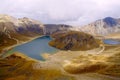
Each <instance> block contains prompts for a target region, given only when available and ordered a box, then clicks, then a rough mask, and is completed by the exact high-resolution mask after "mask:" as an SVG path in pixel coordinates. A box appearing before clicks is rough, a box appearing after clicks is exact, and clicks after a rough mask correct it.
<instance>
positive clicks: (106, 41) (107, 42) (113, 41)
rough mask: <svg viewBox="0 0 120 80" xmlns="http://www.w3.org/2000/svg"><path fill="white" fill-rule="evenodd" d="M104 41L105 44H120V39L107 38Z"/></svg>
mask: <svg viewBox="0 0 120 80" xmlns="http://www.w3.org/2000/svg"><path fill="white" fill-rule="evenodd" d="M104 43H105V44H111V45H117V44H120V42H119V41H116V40H112V39H106V40H104Z"/></svg>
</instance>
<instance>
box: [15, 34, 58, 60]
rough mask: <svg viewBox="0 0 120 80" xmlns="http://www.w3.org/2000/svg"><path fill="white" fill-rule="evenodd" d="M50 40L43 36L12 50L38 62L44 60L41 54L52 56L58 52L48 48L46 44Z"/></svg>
mask: <svg viewBox="0 0 120 80" xmlns="http://www.w3.org/2000/svg"><path fill="white" fill-rule="evenodd" d="M50 40H51V38H50V37H49V36H43V37H40V38H37V39H35V40H33V41H31V42H28V43H26V44H22V45H20V46H17V47H15V48H14V50H15V51H19V52H21V53H24V54H26V55H27V56H29V57H31V58H35V59H38V60H44V59H43V58H42V57H41V54H43V53H50V54H53V53H55V52H57V51H58V50H57V49H56V48H53V47H51V46H49V44H48V42H49V41H50Z"/></svg>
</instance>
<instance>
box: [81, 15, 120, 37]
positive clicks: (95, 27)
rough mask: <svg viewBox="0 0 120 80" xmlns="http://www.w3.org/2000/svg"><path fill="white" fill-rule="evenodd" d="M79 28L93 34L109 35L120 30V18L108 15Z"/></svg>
mask: <svg viewBox="0 0 120 80" xmlns="http://www.w3.org/2000/svg"><path fill="white" fill-rule="evenodd" d="M79 30H81V31H83V32H87V33H90V34H93V35H107V34H112V33H116V32H120V19H115V18H112V17H106V18H104V19H100V20H97V21H95V22H93V23H91V24H88V25H85V26H83V27H81V28H80V29H79Z"/></svg>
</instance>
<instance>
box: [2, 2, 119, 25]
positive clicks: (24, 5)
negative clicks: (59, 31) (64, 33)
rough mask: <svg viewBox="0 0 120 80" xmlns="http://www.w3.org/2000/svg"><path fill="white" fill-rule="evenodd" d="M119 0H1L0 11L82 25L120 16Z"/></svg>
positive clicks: (42, 19)
mask: <svg viewBox="0 0 120 80" xmlns="http://www.w3.org/2000/svg"><path fill="white" fill-rule="evenodd" d="M119 7H120V1H119V0H3V1H2V2H1V3H0V13H1V14H9V15H12V16H15V17H24V16H26V17H30V18H33V19H37V20H40V21H42V22H43V23H63V24H72V25H84V24H88V23H90V22H93V21H95V20H97V19H101V18H104V17H107V16H111V17H115V18H117V17H120V15H119V14H120V10H119Z"/></svg>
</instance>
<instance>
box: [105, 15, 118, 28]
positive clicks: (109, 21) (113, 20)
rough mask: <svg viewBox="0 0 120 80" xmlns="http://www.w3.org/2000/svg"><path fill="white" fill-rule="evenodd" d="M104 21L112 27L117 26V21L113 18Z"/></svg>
mask: <svg viewBox="0 0 120 80" xmlns="http://www.w3.org/2000/svg"><path fill="white" fill-rule="evenodd" d="M103 21H104V22H105V23H106V24H107V25H109V26H111V27H112V26H115V25H117V20H116V19H115V18H112V17H106V18H104V19H103Z"/></svg>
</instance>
